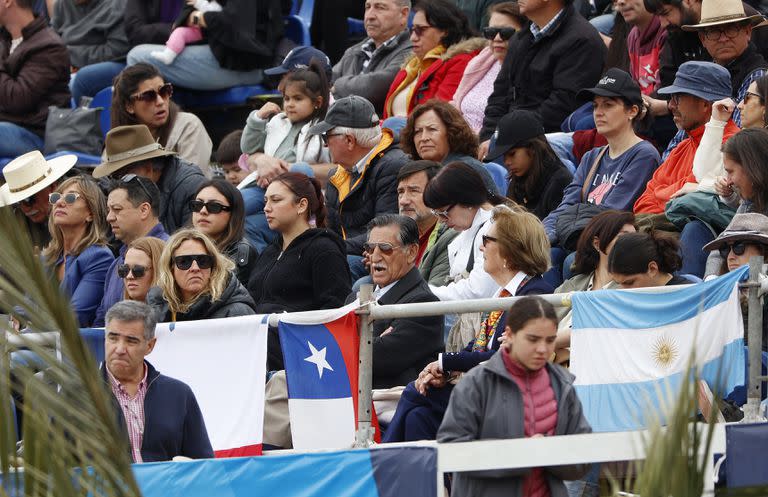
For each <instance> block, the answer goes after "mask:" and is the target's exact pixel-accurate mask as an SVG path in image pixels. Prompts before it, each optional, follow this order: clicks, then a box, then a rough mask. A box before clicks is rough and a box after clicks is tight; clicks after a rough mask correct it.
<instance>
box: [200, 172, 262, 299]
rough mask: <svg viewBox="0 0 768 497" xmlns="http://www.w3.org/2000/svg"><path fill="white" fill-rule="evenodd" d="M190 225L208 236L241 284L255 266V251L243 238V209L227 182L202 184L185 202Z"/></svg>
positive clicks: (218, 181)
mask: <svg viewBox="0 0 768 497" xmlns="http://www.w3.org/2000/svg"><path fill="white" fill-rule="evenodd" d="M189 209H190V210H191V211H192V225H193V226H194V227H195V228H197V229H198V230H200V231H202V232H203V233H205V234H206V235H208V236H209V237H210V238H211V240H213V242H214V243H215V244H216V248H218V249H219V251H221V253H223V254H224V255H225V256H227V257H229V259H231V260H232V262H234V263H235V274H236V275H237V279H239V280H240V283H242V284H243V285H247V284H248V279H249V277H250V275H251V273H252V272H253V269H254V268H255V267H256V259H257V258H258V254H257V253H256V249H255V248H253V246H252V245H251V244H250V243H249V242H248V241H247V240H246V239H245V238H244V234H245V207H244V204H243V196H242V195H241V194H240V190H238V189H237V188H235V187H234V186H232V185H231V184H230V183H229V182H228V181H226V180H223V179H215V180H212V181H206V182H205V183H203V184H202V185H200V188H198V190H197V192H196V193H195V198H194V200H190V201H189Z"/></svg>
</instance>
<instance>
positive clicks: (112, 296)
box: [93, 174, 168, 327]
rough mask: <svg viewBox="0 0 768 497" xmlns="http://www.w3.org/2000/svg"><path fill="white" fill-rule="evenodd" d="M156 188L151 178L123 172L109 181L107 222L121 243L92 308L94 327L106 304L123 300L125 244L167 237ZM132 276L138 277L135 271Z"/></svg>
mask: <svg viewBox="0 0 768 497" xmlns="http://www.w3.org/2000/svg"><path fill="white" fill-rule="evenodd" d="M159 215H160V190H158V189H157V186H155V184H154V183H152V181H150V180H149V179H147V178H144V177H142V176H138V175H136V174H126V175H125V176H123V177H122V178H121V179H120V180H119V181H117V182H115V183H113V184H112V188H111V189H110V191H109V195H108V196H107V222H108V223H109V226H110V227H111V228H112V233H113V234H114V235H115V238H117V239H118V240H120V242H122V245H121V246H120V253H119V254H118V256H117V258H116V259H115V260H114V262H113V263H112V265H111V266H109V269H108V270H107V277H106V279H105V280H104V296H103V297H102V298H101V303H100V304H99V307H98V308H97V309H96V317H95V318H94V320H93V326H94V327H101V326H104V315H105V314H106V313H107V311H108V310H109V308H110V307H112V306H113V305H114V304H116V303H117V302H119V301H121V300H122V299H123V290H124V289H125V287H124V286H123V278H125V277H126V276H127V273H124V274H120V267H121V266H124V265H125V253H126V252H127V251H128V246H129V245H130V244H131V243H132V242H133V241H134V240H137V239H139V238H141V237H143V236H151V237H154V238H159V239H161V240H163V241H166V240H168V233H166V232H165V229H164V228H163V225H162V224H161V223H160V220H159V219H158V216H159ZM134 277H136V278H140V277H141V276H140V275H139V274H134Z"/></svg>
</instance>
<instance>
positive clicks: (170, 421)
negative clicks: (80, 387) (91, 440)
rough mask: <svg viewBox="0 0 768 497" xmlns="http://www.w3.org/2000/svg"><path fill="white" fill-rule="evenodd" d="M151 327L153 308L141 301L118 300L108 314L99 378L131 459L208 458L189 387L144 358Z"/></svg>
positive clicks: (208, 449)
mask: <svg viewBox="0 0 768 497" xmlns="http://www.w3.org/2000/svg"><path fill="white" fill-rule="evenodd" d="M156 323H157V321H156V320H155V317H154V315H153V313H152V309H151V308H150V307H149V306H148V305H146V304H143V303H140V302H131V301H125V302H120V303H118V304H116V305H115V306H114V307H112V309H110V310H109V312H108V313H107V327H106V329H105V330H104V355H105V360H104V363H103V364H102V366H101V374H102V375H103V378H104V381H106V382H107V384H108V385H109V387H110V389H111V391H112V395H113V398H112V400H113V407H114V410H115V413H116V415H117V418H118V424H119V426H120V427H121V428H122V429H123V431H124V434H125V438H126V439H127V440H126V442H128V444H129V445H128V447H129V449H130V451H131V459H132V460H133V462H137V463H140V462H152V461H170V460H171V459H173V458H174V457H176V456H184V457H189V458H193V459H207V458H212V457H213V448H212V447H211V442H210V440H209V439H208V431H207V430H206V428H205V421H204V420H203V414H202V413H201V412H200V407H199V406H198V404H197V399H195V394H194V393H193V392H192V389H190V388H189V386H188V385H186V384H185V383H182V382H181V381H179V380H176V379H173V378H170V377H168V376H163V375H161V374H160V373H159V372H158V371H157V370H156V369H155V368H154V367H153V366H152V364H150V363H149V362H147V360H146V356H147V355H149V354H150V353H151V352H152V350H153V349H154V348H155V344H156V343H157V338H155V326H156ZM137 413H141V415H137Z"/></svg>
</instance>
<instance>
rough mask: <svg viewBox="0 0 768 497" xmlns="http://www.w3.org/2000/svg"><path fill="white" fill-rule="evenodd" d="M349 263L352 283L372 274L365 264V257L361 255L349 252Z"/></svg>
mask: <svg viewBox="0 0 768 497" xmlns="http://www.w3.org/2000/svg"><path fill="white" fill-rule="evenodd" d="M347 264H349V272H350V274H351V275H352V283H355V282H357V280H359V279H360V278H363V277H365V276H369V275H370V273H369V272H368V268H367V267H365V264H363V258H362V257H361V256H359V255H349V254H348V255H347ZM371 281H373V280H371ZM361 284H362V283H361Z"/></svg>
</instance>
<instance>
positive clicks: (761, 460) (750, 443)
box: [725, 423, 768, 488]
mask: <svg viewBox="0 0 768 497" xmlns="http://www.w3.org/2000/svg"><path fill="white" fill-rule="evenodd" d="M725 447H726V449H725V452H726V459H725V474H726V482H727V485H728V487H729V488H737V487H748V486H759V485H768V471H766V468H768V449H767V448H768V423H754V424H729V425H727V426H726V427H725Z"/></svg>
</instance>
